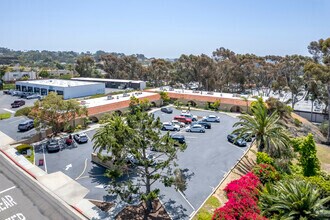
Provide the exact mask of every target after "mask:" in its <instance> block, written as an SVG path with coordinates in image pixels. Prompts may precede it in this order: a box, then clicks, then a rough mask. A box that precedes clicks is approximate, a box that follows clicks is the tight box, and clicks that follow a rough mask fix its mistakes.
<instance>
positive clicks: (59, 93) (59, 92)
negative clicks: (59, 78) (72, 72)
mask: <svg viewBox="0 0 330 220" xmlns="http://www.w3.org/2000/svg"><path fill="white" fill-rule="evenodd" d="M56 92H57V95H63V94H64V93H63V91H61V90H57V91H56Z"/></svg>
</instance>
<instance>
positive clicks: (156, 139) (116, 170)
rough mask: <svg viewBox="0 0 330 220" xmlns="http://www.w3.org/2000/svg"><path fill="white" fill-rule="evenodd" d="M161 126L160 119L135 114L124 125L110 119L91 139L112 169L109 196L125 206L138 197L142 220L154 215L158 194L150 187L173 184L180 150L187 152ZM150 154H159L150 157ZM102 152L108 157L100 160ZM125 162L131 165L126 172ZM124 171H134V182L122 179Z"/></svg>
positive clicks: (145, 114)
mask: <svg viewBox="0 0 330 220" xmlns="http://www.w3.org/2000/svg"><path fill="white" fill-rule="evenodd" d="M161 125H162V124H161V122H160V120H159V118H157V119H154V117H153V115H150V114H148V113H147V112H140V111H137V112H136V113H135V114H130V115H128V116H127V118H126V121H123V119H122V118H121V117H119V116H116V115H115V116H113V118H112V119H111V120H109V123H108V124H106V125H105V126H104V127H102V128H101V129H99V130H98V131H97V133H96V134H95V136H94V137H93V140H95V145H94V151H98V153H99V155H100V157H101V158H102V159H104V160H111V162H112V163H113V169H111V170H108V171H107V172H106V175H107V176H108V177H110V178H111V182H110V184H109V187H110V190H109V192H110V193H116V194H118V195H119V196H120V197H121V199H123V200H124V201H127V202H132V200H133V198H134V196H138V197H139V198H140V199H141V200H142V201H144V202H145V203H146V209H145V219H147V216H148V215H149V213H150V212H151V211H153V208H154V207H153V205H152V202H153V201H154V200H155V199H156V198H157V197H158V195H159V191H160V190H159V189H158V188H156V187H153V185H154V184H155V183H156V182H157V181H160V182H161V183H163V184H164V185H165V186H171V185H172V184H174V182H175V175H174V174H173V172H174V171H173V167H174V166H176V163H175V160H176V158H177V156H176V155H177V152H178V151H179V150H180V151H183V150H184V149H185V148H186V146H185V145H179V146H176V145H177V143H176V142H175V141H174V140H173V139H171V138H170V135H169V133H166V134H165V135H164V136H162V135H161V132H160V129H161ZM150 150H156V151H158V153H157V154H155V155H154V156H151V155H152V154H151V153H150ZM103 152H106V153H107V154H108V155H110V156H108V157H102V153H103ZM159 158H162V160H159ZM127 161H131V166H129V167H128V168H127ZM133 161H134V162H133ZM126 169H128V171H129V170H134V172H135V173H137V174H138V175H137V177H136V178H135V179H134V180H133V179H130V178H123V176H124V171H125V170H126ZM123 179H124V180H123Z"/></svg>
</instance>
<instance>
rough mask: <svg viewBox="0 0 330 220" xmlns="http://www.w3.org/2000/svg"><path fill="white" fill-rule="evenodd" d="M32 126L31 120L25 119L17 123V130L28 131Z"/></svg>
mask: <svg viewBox="0 0 330 220" xmlns="http://www.w3.org/2000/svg"><path fill="white" fill-rule="evenodd" d="M32 128H34V122H33V120H26V121H24V122H22V123H19V124H18V130H19V131H28V130H30V129H32Z"/></svg>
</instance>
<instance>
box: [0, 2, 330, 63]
mask: <svg viewBox="0 0 330 220" xmlns="http://www.w3.org/2000/svg"><path fill="white" fill-rule="evenodd" d="M0 8H1V10H0V47H7V48H10V49H16V50H17V49H19V50H30V49H38V50H44V49H45V50H56V51H57V50H73V51H77V52H81V51H91V52H95V51H96V50H105V51H109V52H123V53H125V54H134V53H142V54H145V55H146V56H147V57H168V58H175V57H179V56H180V55H181V54H201V53H205V54H207V55H211V53H212V51H214V50H215V49H216V48H219V47H225V48H228V49H231V50H233V51H234V52H236V53H254V54H257V55H267V54H275V55H285V54H302V55H308V51H307V45H308V44H309V42H311V41H313V40H318V39H320V38H328V37H330V23H329V21H330V0H329V1H328V0H227V1H222V0H204V1H203V0H199V1H197V0H189V1H188V0H140V1H139V0H117V1H113V0H54V1H50V0H49V1H47V0H1V1H0Z"/></svg>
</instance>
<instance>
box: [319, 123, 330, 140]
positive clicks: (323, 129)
mask: <svg viewBox="0 0 330 220" xmlns="http://www.w3.org/2000/svg"><path fill="white" fill-rule="evenodd" d="M328 127H329V122H328V121H324V122H322V124H321V125H320V127H319V128H320V131H321V133H322V134H323V135H324V136H325V137H326V136H327V135H328Z"/></svg>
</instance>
